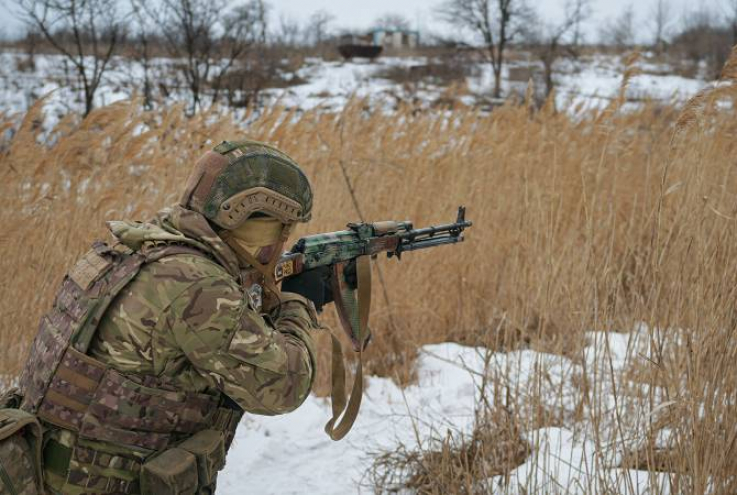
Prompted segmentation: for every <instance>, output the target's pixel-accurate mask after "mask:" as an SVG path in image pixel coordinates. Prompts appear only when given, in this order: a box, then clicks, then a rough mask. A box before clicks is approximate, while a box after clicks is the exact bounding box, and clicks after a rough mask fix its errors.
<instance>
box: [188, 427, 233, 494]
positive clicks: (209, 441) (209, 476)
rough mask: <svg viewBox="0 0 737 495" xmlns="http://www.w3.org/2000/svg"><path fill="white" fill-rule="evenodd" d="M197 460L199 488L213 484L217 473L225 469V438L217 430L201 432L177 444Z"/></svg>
mask: <svg viewBox="0 0 737 495" xmlns="http://www.w3.org/2000/svg"><path fill="white" fill-rule="evenodd" d="M179 448H180V449H184V450H186V451H187V452H191V453H192V454H193V455H194V456H195V458H196V459H197V475H198V477H199V482H200V487H207V486H209V485H211V484H212V483H214V482H215V478H216V476H217V473H218V471H220V470H221V469H223V467H225V436H224V435H223V432H221V431H217V430H202V431H200V432H199V433H196V434H194V435H193V436H192V437H190V438H188V439H187V440H185V441H184V442H182V443H180V444H179Z"/></svg>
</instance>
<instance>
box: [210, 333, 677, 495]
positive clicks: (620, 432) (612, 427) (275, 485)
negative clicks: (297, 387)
mask: <svg viewBox="0 0 737 495" xmlns="http://www.w3.org/2000/svg"><path fill="white" fill-rule="evenodd" d="M649 341H650V339H649V337H648V331H647V329H646V328H644V327H641V328H638V329H635V330H633V331H632V332H630V333H627V334H625V333H603V332H591V333H588V334H587V342H588V345H587V347H586V348H585V351H584V353H583V356H582V359H581V361H580V363H575V362H574V361H572V360H570V359H568V358H566V357H562V356H558V355H552V354H542V353H537V352H534V351H531V350H521V351H514V352H508V353H496V354H493V355H490V356H485V354H486V353H485V351H484V349H480V348H472V347H464V346H461V345H458V344H450V343H446V344H439V345H428V346H424V347H423V348H421V350H420V357H419V361H418V378H419V379H418V383H417V384H415V385H412V386H409V387H407V388H406V389H404V390H402V389H400V388H398V387H397V386H396V385H395V384H394V383H393V382H392V381H391V380H388V379H384V378H376V377H370V378H368V387H367V390H366V392H365V397H364V401H363V406H362V410H361V413H360V415H359V418H358V420H357V421H356V424H355V426H354V428H353V430H352V431H351V432H350V433H349V434H348V436H347V437H346V438H345V439H344V440H342V441H340V442H333V441H331V440H330V439H329V438H328V437H327V436H326V435H325V433H324V432H323V426H324V423H325V422H326V421H327V419H328V417H329V416H330V406H329V403H328V401H327V400H325V399H321V398H316V397H314V396H311V397H309V398H308V399H307V401H306V402H305V404H304V405H303V406H302V407H300V408H299V409H298V410H297V411H295V412H293V413H292V414H288V415H285V416H279V417H258V416H247V417H246V418H245V419H244V420H243V422H242V424H241V425H240V427H239V429H238V433H237V435H236V439H235V442H234V446H233V448H232V450H231V452H230V454H229V456H228V461H227V465H226V468H225V471H224V472H223V473H222V475H221V477H220V481H219V493H223V494H225V495H235V494H241V493H259V494H281V495H286V494H302V493H319V494H336V495H338V494H341V495H342V494H351V493H373V491H374V489H373V487H371V486H370V483H369V481H368V479H367V477H366V473H367V470H368V469H369V467H370V466H371V464H372V458H373V457H372V453H373V454H375V453H376V452H379V451H385V450H392V449H393V448H394V447H396V446H397V445H399V444H400V443H402V444H404V445H406V446H412V445H417V438H422V439H427V438H428V436H429V434H430V433H431V432H437V431H440V432H443V431H446V428H447V429H450V430H452V431H460V432H470V431H471V429H472V427H473V423H474V405H475V404H476V399H477V398H478V395H479V384H480V380H481V378H480V377H481V375H482V374H483V373H487V374H488V375H489V376H490V377H491V378H492V380H491V381H494V380H509V381H510V383H509V385H510V386H511V389H512V390H515V391H516V394H517V399H516V400H517V404H515V405H514V407H515V408H517V410H520V408H524V407H525V405H526V402H527V399H528V398H530V397H531V396H533V395H535V396H536V397H543V398H546V399H545V400H546V404H545V405H546V406H548V407H550V408H551V410H563V411H564V412H565V411H568V412H570V413H571V415H570V418H569V419H568V420H564V423H565V424H564V425H562V426H558V427H547V428H542V429H530V430H528V431H525V432H524V437H525V439H526V441H527V442H529V444H530V446H531V448H532V454H531V455H530V456H529V457H528V458H527V460H526V462H525V463H524V464H522V465H521V466H519V467H518V468H517V469H515V470H514V471H513V472H512V473H511V474H510V476H509V478H508V479H509V484H505V483H504V479H503V477H502V476H500V477H498V478H496V479H492V480H490V481H491V482H492V483H493V486H494V490H495V492H496V493H561V492H562V493H601V492H603V491H607V490H608V491H607V492H608V493H612V492H614V493H622V494H628V493H667V491H668V483H667V478H666V476H665V475H663V474H657V473H656V474H653V473H648V472H646V471H636V470H629V469H623V468H621V467H619V466H620V461H621V457H622V453H623V450H624V449H625V448H629V447H633V446H634V447H636V445H637V444H638V442H641V441H642V440H643V439H644V437H645V435H646V432H647V430H646V425H647V421H648V419H649V420H652V416H653V415H655V414H657V410H650V409H649V407H650V406H648V401H647V400H641V399H640V397H645V398H646V397H647V396H648V394H647V393H646V392H643V391H642V390H640V393H637V394H629V393H628V392H627V391H626V389H627V380H626V379H625V376H626V375H627V372H628V371H631V369H632V367H633V366H635V365H636V364H641V362H642V360H645V359H647V357H648V356H649V349H648V342H649ZM485 357H486V358H490V359H485ZM638 361H639V362H640V363H638ZM485 362H486V363H488V364H486V365H485ZM612 374H614V378H615V379H616V383H617V387H621V389H620V390H618V391H617V401H615V400H614V399H615V394H614V392H613V390H612V387H613V386H612V382H613V380H612ZM584 375H585V376H587V377H588V378H589V379H591V380H593V379H594V376H596V383H597V384H600V386H601V388H599V389H598V391H597V392H596V393H595V394H594V396H593V397H592V400H590V401H585V402H581V398H582V391H581V390H579V388H578V387H577V386H576V385H574V384H576V383H582V380H581V377H583V376H584ZM630 385H631V384H630ZM638 387H641V386H639V385H638ZM489 393H492V392H489ZM590 398H591V397H590ZM581 404H583V407H584V411H583V414H580V418H583V419H578V420H576V419H575V418H574V416H573V409H574V408H576V407H577V406H578V405H581ZM615 413H617V414H615ZM615 416H621V417H626V418H628V419H627V420H626V421H625V422H624V423H621V422H620V424H619V425H616V424H614V422H613V421H612V422H609V421H606V420H605V421H602V422H601V423H599V424H597V427H596V429H594V426H593V422H592V420H591V418H594V417H596V418H599V419H598V420H597V421H599V420H601V419H602V418H614V417H615ZM424 441H425V440H423V442H424Z"/></svg>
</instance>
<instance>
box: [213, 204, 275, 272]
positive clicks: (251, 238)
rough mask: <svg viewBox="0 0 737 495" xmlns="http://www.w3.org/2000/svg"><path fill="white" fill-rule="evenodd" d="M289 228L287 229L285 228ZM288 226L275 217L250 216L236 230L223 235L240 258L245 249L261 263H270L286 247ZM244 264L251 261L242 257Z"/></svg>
mask: <svg viewBox="0 0 737 495" xmlns="http://www.w3.org/2000/svg"><path fill="white" fill-rule="evenodd" d="M285 229H287V230H285ZM287 231H288V226H286V225H284V224H283V223H281V221H279V220H278V219H276V218H273V217H265V216H260V217H255V218H249V219H248V220H246V222H245V223H244V224H243V225H241V226H240V227H238V228H237V229H235V230H231V231H228V232H226V233H224V234H223V235H222V236H221V237H223V240H225V242H226V243H227V244H228V245H229V246H231V248H233V250H234V251H235V252H236V254H238V255H239V258H243V256H242V253H243V251H245V252H247V253H248V254H249V255H251V256H254V257H255V258H256V259H257V260H258V261H259V262H260V263H262V264H265V265H268V264H269V263H270V262H271V261H273V260H274V259H275V258H276V257H278V256H279V255H280V254H281V251H282V249H283V248H284V240H285V239H284V237H285V235H284V234H285V232H287ZM241 262H242V264H243V265H244V266H247V265H248V264H249V263H248V261H247V260H245V259H241Z"/></svg>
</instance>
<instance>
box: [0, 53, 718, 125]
mask: <svg viewBox="0 0 737 495" xmlns="http://www.w3.org/2000/svg"><path fill="white" fill-rule="evenodd" d="M34 60H35V67H29V66H28V57H27V56H26V55H25V54H22V53H18V52H11V51H6V52H0V98H1V99H0V112H5V113H11V114H12V113H22V112H24V111H25V110H26V109H27V108H28V107H29V106H30V105H31V104H32V103H33V102H34V101H36V100H37V99H38V98H39V97H41V96H44V95H48V98H47V101H46V104H45V108H46V111H47V121H48V122H47V124H48V125H49V126H50V125H52V124H53V123H55V122H57V121H58V120H59V119H61V118H62V117H63V116H64V115H65V114H66V113H68V112H69V111H72V110H77V111H79V110H81V109H83V107H84V105H83V101H82V99H81V96H80V92H79V91H77V90H76V89H75V88H77V87H78V86H79V84H78V81H77V80H76V76H75V72H74V70H73V68H72V67H71V66H70V65H69V64H68V63H67V62H65V60H64V59H63V57H61V56H58V55H46V54H38V55H36V56H35V59H34ZM432 63H440V62H439V61H437V60H434V59H432V58H428V57H419V56H418V57H381V58H378V59H377V60H375V61H373V62H370V61H368V60H360V59H358V60H355V61H349V62H344V61H326V60H322V59H317V58H308V59H306V60H305V62H304V64H303V65H302V67H301V68H299V69H297V70H296V72H295V73H294V74H285V75H284V77H285V79H290V78H295V77H297V78H299V79H298V80H304V81H306V82H305V83H303V84H299V85H294V86H291V87H287V88H266V89H264V90H263V91H262V92H261V94H260V103H261V104H262V105H266V106H269V105H273V104H277V103H278V104H281V105H284V106H287V107H290V108H297V109H299V110H302V111H307V110H313V109H320V110H327V111H339V110H341V109H342V108H343V107H344V106H345V104H346V103H347V102H348V101H349V100H350V98H351V97H354V96H355V97H359V98H367V99H368V100H369V101H370V102H371V103H372V104H374V105H377V106H379V107H380V108H384V109H387V110H392V109H393V108H395V107H396V105H397V103H398V102H400V101H412V102H415V103H419V104H420V105H424V106H430V105H432V104H433V102H435V101H437V100H439V99H441V98H442V97H443V96H444V95H445V94H446V93H447V90H448V88H447V87H444V86H441V85H438V84H435V83H433V82H431V81H429V80H422V81H420V82H419V83H417V84H411V85H406V84H402V83H400V82H394V81H391V80H389V79H384V78H382V74H383V73H385V72H386V71H387V70H391V69H395V68H405V69H409V68H411V67H417V66H425V65H427V64H432ZM174 64H175V61H173V60H170V59H153V60H151V61H150V72H151V80H152V81H154V82H155V84H154V86H155V87H154V88H153V90H154V96H158V97H159V98H161V101H162V103H163V104H165V105H170V104H173V103H175V102H179V101H189V99H188V95H187V91H186V85H185V84H184V82H183V81H182V80H181V77H180V76H179V75H178V73H177V72H176V70H174ZM638 67H639V68H640V69H641V70H642V71H643V73H642V74H640V75H637V76H635V77H634V78H633V79H632V80H631V81H630V86H629V88H628V90H627V93H626V95H627V98H628V100H631V101H635V102H637V101H643V100H646V99H653V100H656V101H661V102H664V103H670V102H673V101H684V100H686V99H688V98H690V97H691V96H693V95H694V94H696V93H697V92H698V91H699V89H701V88H702V87H703V86H704V85H705V81H703V80H701V79H690V78H686V77H682V76H678V75H674V74H673V72H674V71H673V70H672V69H671V68H670V67H669V66H668V64H664V63H655V62H652V61H649V60H647V59H645V60H643V61H641V62H639V63H638ZM514 68H523V69H524V68H531V69H533V70H535V71H536V73H537V74H539V73H540V69H541V66H540V64H539V63H538V62H536V61H535V60H534V59H528V60H524V59H521V60H513V61H511V62H509V64H508V65H507V67H506V68H505V70H504V73H503V80H502V87H503V90H504V93H505V94H513V93H516V94H518V95H524V94H525V90H526V87H527V81H510V80H509V74H510V70H511V69H514ZM469 72H470V74H471V75H470V76H469V77H468V78H467V79H466V85H465V90H463V91H462V92H461V93H459V94H458V100H459V101H461V102H462V103H463V104H466V105H469V106H473V105H477V104H481V105H485V104H487V103H488V102H489V101H490V98H489V97H490V95H491V89H492V85H493V77H492V73H491V70H490V67H489V66H488V64H483V63H472V67H471V70H470V71H469ZM622 73H623V59H622V57H620V56H613V55H594V56H589V57H582V58H581V59H578V60H573V61H571V60H561V61H559V62H558V63H557V64H556V75H555V80H556V85H557V97H556V103H557V105H558V106H559V107H560V108H574V107H576V106H577V105H579V104H581V106H583V107H585V108H601V107H603V106H605V105H607V104H608V103H609V102H610V101H611V100H612V99H613V98H615V97H616V96H617V94H618V92H619V88H620V84H621V80H622ZM143 74H144V71H143V66H142V65H141V64H140V63H139V62H137V61H135V60H130V59H124V58H120V57H115V58H113V60H112V61H111V66H110V70H109V71H108V72H107V73H106V75H105V76H104V78H103V80H102V83H101V86H100V89H99V91H98V93H97V95H96V97H95V104H96V105H97V106H101V105H107V104H110V103H114V102H116V101H120V100H125V99H130V98H132V97H134V96H135V95H140V94H141V87H142V84H143ZM162 85H163V86H162ZM535 85H536V90H537V93H538V94H539V95H540V94H542V92H543V90H544V88H543V84H541V82H540V81H536V83H535ZM164 86H165V87H166V92H167V94H168V96H166V97H164V96H162V95H161V94H159V92H160V87H164ZM571 103H572V104H571Z"/></svg>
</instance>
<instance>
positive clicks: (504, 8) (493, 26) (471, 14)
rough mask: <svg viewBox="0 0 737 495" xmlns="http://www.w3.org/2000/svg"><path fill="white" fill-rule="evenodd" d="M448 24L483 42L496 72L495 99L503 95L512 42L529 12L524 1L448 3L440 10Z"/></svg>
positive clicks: (457, 0)
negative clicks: (506, 65)
mask: <svg viewBox="0 0 737 495" xmlns="http://www.w3.org/2000/svg"><path fill="white" fill-rule="evenodd" d="M437 14H438V16H439V18H440V19H441V20H443V21H445V22H446V23H448V24H450V25H452V26H455V27H461V28H464V29H468V30H470V31H471V32H472V33H474V35H476V37H478V38H479V39H480V40H481V42H482V43H483V48H484V50H483V53H484V56H485V58H486V59H487V62H488V63H489V64H490V65H491V70H492V72H493V73H494V97H495V98H499V97H500V96H501V92H502V91H501V80H502V68H503V67H504V62H505V55H506V54H505V50H506V48H507V45H508V44H509V42H510V41H512V40H513V39H514V38H515V37H516V36H518V35H519V34H521V33H522V28H523V27H524V21H525V20H526V18H528V17H529V10H528V8H527V6H526V4H525V3H524V1H523V0H445V2H444V3H442V4H441V5H440V6H439V7H438V9H437Z"/></svg>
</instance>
